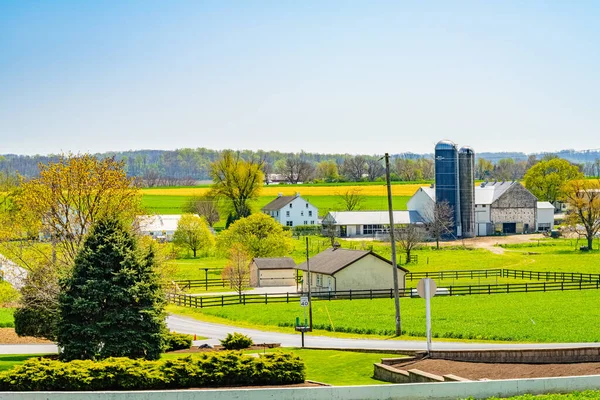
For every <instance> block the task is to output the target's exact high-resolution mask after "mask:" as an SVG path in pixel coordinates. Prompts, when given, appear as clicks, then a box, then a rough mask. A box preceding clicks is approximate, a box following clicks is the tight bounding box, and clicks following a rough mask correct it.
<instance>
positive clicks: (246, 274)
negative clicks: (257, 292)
mask: <svg viewBox="0 0 600 400" xmlns="http://www.w3.org/2000/svg"><path fill="white" fill-rule="evenodd" d="M222 278H223V279H224V280H226V281H227V282H229V285H230V286H231V288H232V289H233V290H235V291H236V292H237V293H238V294H239V295H240V296H241V295H242V292H243V290H244V288H245V287H246V286H247V285H248V283H249V278H250V257H249V256H248V253H247V252H246V250H245V249H244V246H242V245H241V244H240V243H234V244H233V246H232V247H231V250H230V252H229V258H228V262H227V265H225V268H223V272H222Z"/></svg>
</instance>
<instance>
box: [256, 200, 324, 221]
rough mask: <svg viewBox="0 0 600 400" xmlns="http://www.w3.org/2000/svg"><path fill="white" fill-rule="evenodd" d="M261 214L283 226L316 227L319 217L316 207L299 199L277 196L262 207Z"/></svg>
mask: <svg viewBox="0 0 600 400" xmlns="http://www.w3.org/2000/svg"><path fill="white" fill-rule="evenodd" d="M262 212H264V213H265V214H267V215H270V216H271V217H273V218H275V220H276V221H278V222H279V223H280V224H281V225H283V226H299V225H316V224H317V221H318V216H319V210H318V209H317V207H315V206H313V205H312V204H310V203H309V202H308V201H307V200H304V199H303V198H302V197H300V193H296V195H295V196H283V195H282V194H281V193H279V196H278V197H277V198H276V199H275V200H273V201H272V202H270V203H269V204H267V205H266V206H264V207H263V208H262Z"/></svg>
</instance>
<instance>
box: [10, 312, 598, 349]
mask: <svg viewBox="0 0 600 400" xmlns="http://www.w3.org/2000/svg"><path fill="white" fill-rule="evenodd" d="M167 325H168V326H169V329H170V330H172V331H175V332H180V333H189V334H192V335H193V334H197V335H202V336H206V337H208V338H209V339H208V340H197V341H194V345H195V346H198V345H200V344H204V343H207V344H210V345H214V344H219V339H223V338H224V337H225V336H227V334H228V333H230V332H234V331H235V332H240V333H243V334H245V335H248V336H250V337H251V338H252V340H254V343H281V345H282V346H283V347H300V343H301V342H300V334H290V333H279V332H267V331H260V330H256V329H247V328H237V327H234V326H230V325H222V324H214V323H210V322H202V321H198V320H194V319H191V318H185V317H181V316H178V315H170V316H169V317H167ZM305 346H307V347H317V348H337V349H380V350H425V341H424V340H392V339H388V340H385V339H340V338H333V337H328V336H315V335H313V334H311V333H307V334H306V336H305ZM565 347H600V343H533V344H510V343H509V344H505V343H502V344H496V343H473V342H469V343H466V342H436V341H434V342H433V344H432V348H433V349H437V350H448V349H450V350H460V349H465V350H467V349H468V350H473V349H540V348H565ZM56 352H57V348H56V345H53V344H41V345H0V354H41V353H56Z"/></svg>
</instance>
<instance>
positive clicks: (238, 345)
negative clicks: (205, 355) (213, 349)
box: [220, 332, 254, 350]
mask: <svg viewBox="0 0 600 400" xmlns="http://www.w3.org/2000/svg"><path fill="white" fill-rule="evenodd" d="M220 342H221V344H222V345H223V347H225V349H227V350H242V349H247V348H248V347H250V346H252V345H253V344H254V343H253V342H252V339H251V338H249V337H248V336H246V335H244V334H241V333H238V332H233V334H231V333H228V334H227V337H226V338H225V339H223V340H221V341H220Z"/></svg>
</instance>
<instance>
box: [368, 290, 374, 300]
mask: <svg viewBox="0 0 600 400" xmlns="http://www.w3.org/2000/svg"><path fill="white" fill-rule="evenodd" d="M369 295H370V297H371V298H370V300H373V289H369Z"/></svg>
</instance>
